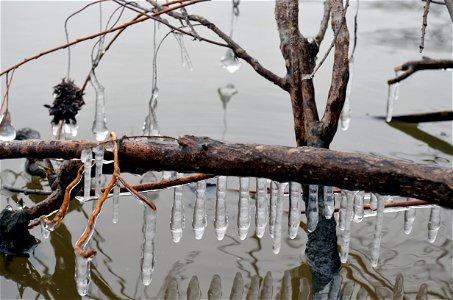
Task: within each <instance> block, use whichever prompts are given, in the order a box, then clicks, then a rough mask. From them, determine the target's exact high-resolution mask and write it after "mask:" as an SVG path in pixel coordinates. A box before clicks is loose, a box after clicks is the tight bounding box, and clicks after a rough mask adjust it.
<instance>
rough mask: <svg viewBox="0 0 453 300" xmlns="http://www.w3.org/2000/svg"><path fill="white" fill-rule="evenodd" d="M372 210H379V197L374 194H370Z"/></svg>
mask: <svg viewBox="0 0 453 300" xmlns="http://www.w3.org/2000/svg"><path fill="white" fill-rule="evenodd" d="M370 209H371V210H376V209H377V197H376V195H375V194H373V193H370Z"/></svg>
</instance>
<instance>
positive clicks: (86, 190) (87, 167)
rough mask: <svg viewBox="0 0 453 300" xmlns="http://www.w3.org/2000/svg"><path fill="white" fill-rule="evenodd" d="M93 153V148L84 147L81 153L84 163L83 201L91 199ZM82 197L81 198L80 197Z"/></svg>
mask: <svg viewBox="0 0 453 300" xmlns="http://www.w3.org/2000/svg"><path fill="white" fill-rule="evenodd" d="M92 158H93V154H92V151H91V149H83V150H82V152H81V154H80V160H81V161H82V163H83V168H84V169H83V198H82V202H84V201H88V200H90V189H91V160H92ZM79 199H80V198H79Z"/></svg>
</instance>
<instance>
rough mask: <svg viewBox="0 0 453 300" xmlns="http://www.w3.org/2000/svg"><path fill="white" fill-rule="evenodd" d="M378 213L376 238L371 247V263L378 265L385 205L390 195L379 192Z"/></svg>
mask: <svg viewBox="0 0 453 300" xmlns="http://www.w3.org/2000/svg"><path fill="white" fill-rule="evenodd" d="M376 197H377V215H376V225H375V227H374V239H373V245H372V248H371V265H372V266H373V267H375V268H376V267H377V265H378V261H379V252H380V248H381V238H382V226H383V222H384V205H385V202H386V200H387V198H388V196H382V195H379V194H377V195H376Z"/></svg>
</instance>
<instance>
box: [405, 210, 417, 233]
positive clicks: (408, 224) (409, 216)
mask: <svg viewBox="0 0 453 300" xmlns="http://www.w3.org/2000/svg"><path fill="white" fill-rule="evenodd" d="M414 221H415V208H412V207H409V208H408V209H407V210H406V211H405V212H404V233H405V234H410V233H411V231H412V225H413V224H414Z"/></svg>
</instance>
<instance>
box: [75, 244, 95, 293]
mask: <svg viewBox="0 0 453 300" xmlns="http://www.w3.org/2000/svg"><path fill="white" fill-rule="evenodd" d="M75 259H76V261H75V278H76V286H77V292H78V293H79V295H80V296H82V297H83V296H85V295H86V294H87V293H88V288H89V286H90V261H91V258H85V257H83V256H82V255H80V254H78V253H76V254H75Z"/></svg>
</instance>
